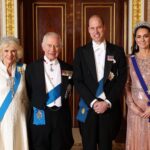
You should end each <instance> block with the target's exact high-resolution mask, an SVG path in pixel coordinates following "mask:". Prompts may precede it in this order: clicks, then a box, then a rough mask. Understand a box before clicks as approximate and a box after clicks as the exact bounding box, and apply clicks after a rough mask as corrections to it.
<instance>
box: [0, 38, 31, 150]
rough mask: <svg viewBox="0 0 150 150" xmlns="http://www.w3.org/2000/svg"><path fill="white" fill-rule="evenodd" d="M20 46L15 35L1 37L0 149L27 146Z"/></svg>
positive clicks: (25, 98) (16, 148) (23, 66)
mask: <svg viewBox="0 0 150 150" xmlns="http://www.w3.org/2000/svg"><path fill="white" fill-rule="evenodd" d="M22 54H23V50H22V47H21V45H20V44H19V40H18V39H17V38H15V37H4V38H2V39H1V41H0V150H28V138H27V127H26V113H27V102H28V99H27V94H26V86H25V77H24V71H25V64H22V63H19V62H18V60H19V59H20V58H21V57H22Z"/></svg>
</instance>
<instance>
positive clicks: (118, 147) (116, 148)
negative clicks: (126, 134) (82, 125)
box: [72, 128, 125, 150]
mask: <svg viewBox="0 0 150 150" xmlns="http://www.w3.org/2000/svg"><path fill="white" fill-rule="evenodd" d="M73 137H74V140H75V143H74V146H73V148H72V150H83V149H82V143H81V137H80V133H79V129H78V128H73ZM113 150H125V144H124V143H116V142H115V141H114V142H113Z"/></svg>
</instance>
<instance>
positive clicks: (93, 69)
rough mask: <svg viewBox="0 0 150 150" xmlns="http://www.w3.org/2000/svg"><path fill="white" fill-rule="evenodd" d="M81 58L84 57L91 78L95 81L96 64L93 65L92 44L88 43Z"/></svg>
mask: <svg viewBox="0 0 150 150" xmlns="http://www.w3.org/2000/svg"><path fill="white" fill-rule="evenodd" d="M83 56H85V59H86V62H87V64H88V67H89V70H90V72H91V74H92V75H93V78H94V79H95V80H96V81H97V73H96V64H95V57H94V51H93V47H92V42H90V43H89V44H88V45H87V47H86V49H85V51H84V55H83Z"/></svg>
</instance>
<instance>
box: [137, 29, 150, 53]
mask: <svg viewBox="0 0 150 150" xmlns="http://www.w3.org/2000/svg"><path fill="white" fill-rule="evenodd" d="M135 41H136V43H137V45H138V46H139V50H141V49H149V48H150V32H149V30H148V29H147V28H139V29H138V30H137V31H136V36H135Z"/></svg>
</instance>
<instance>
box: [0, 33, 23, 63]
mask: <svg viewBox="0 0 150 150" xmlns="http://www.w3.org/2000/svg"><path fill="white" fill-rule="evenodd" d="M9 45H13V46H15V48H16V50H17V56H16V60H17V61H18V60H19V59H21V58H22V57H23V48H22V46H21V45H20V42H19V39H18V38H16V37H14V36H5V37H2V38H1V40H0V59H2V51H3V48H4V47H7V46H9Z"/></svg>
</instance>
